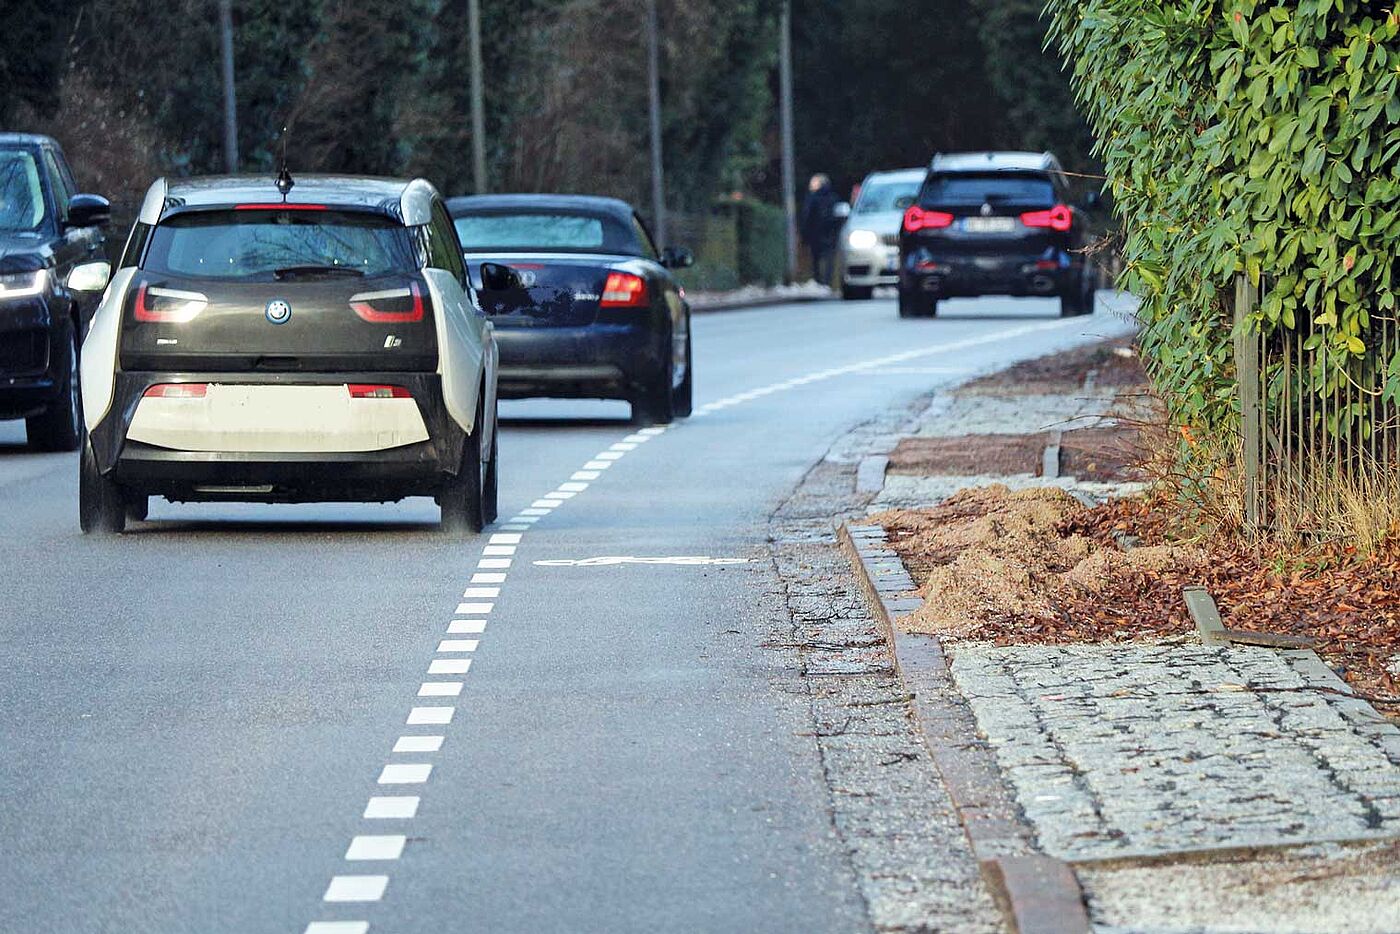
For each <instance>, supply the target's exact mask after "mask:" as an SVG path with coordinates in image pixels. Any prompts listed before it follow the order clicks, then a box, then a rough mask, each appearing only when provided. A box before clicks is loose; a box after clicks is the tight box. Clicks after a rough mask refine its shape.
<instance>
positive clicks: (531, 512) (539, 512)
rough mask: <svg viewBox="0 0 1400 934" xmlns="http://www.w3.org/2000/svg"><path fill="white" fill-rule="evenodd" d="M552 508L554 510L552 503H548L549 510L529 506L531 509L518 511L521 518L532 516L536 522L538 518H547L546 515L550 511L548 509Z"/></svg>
mask: <svg viewBox="0 0 1400 934" xmlns="http://www.w3.org/2000/svg"><path fill="white" fill-rule="evenodd" d="M553 508H554V504H553V503H550V504H549V509H544V508H541V507H539V506H531V507H529V508H528V509H522V510H520V514H521V515H522V516H533V517H534V518H535V521H536V522H538V521H539V518H540V516H547V515H549V510H550V509H553Z"/></svg>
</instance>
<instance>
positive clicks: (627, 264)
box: [447, 195, 693, 424]
mask: <svg viewBox="0 0 1400 934" xmlns="http://www.w3.org/2000/svg"><path fill="white" fill-rule="evenodd" d="M447 208H448V211H449V213H450V214H451V215H452V220H453V222H454V223H455V225H456V227H457V234H458V237H459V238H460V239H461V241H462V249H463V251H464V252H465V253H466V257H467V260H468V266H469V268H470V269H471V270H472V275H473V277H474V278H475V279H476V281H475V282H474V283H473V284H474V285H475V286H476V287H477V289H478V295H479V297H480V301H481V305H482V308H483V310H484V311H485V312H486V313H487V314H488V315H490V316H491V320H492V322H493V323H494V324H495V327H496V341H497V343H498V345H499V347H500V353H501V365H500V394H501V396H502V397H503V398H523V397H529V396H553V397H560V398H602V399H625V400H627V401H628V402H630V403H631V404H632V417H633V420H634V421H636V422H638V423H641V424H657V423H662V424H664V423H666V422H669V421H671V420H672V419H673V418H675V417H680V416H686V415H689V414H690V409H691V386H692V373H691V350H690V308H689V306H688V305H687V304H686V302H685V297H684V292H683V291H682V290H681V289H680V287H679V286H678V285H677V284H676V281H675V279H674V278H673V277H672V276H671V272H670V270H672V269H676V268H680V267H684V266H688V265H690V264H691V263H692V262H693V259H692V257H691V255H690V253H689V252H688V251H686V250H684V249H675V248H667V249H658V248H657V246H656V244H655V243H654V242H653V240H652V238H651V234H650V233H649V232H648V231H647V227H646V225H645V224H644V223H643V222H642V220H641V218H640V217H638V215H637V212H636V211H634V210H633V209H632V207H631V206H630V205H628V204H627V203H626V202H623V201H618V200H616V199H613V198H595V197H585V196H580V195H476V196H471V197H464V198H453V199H451V200H449V201H448V202H447ZM482 263H487V264H490V263H498V264H501V265H505V266H509V267H510V268H511V269H513V270H514V271H515V273H516V277H514V279H513V281H511V282H509V283H508V284H505V285H504V287H502V283H499V282H487V283H482V282H481V268H482ZM483 286H486V287H483Z"/></svg>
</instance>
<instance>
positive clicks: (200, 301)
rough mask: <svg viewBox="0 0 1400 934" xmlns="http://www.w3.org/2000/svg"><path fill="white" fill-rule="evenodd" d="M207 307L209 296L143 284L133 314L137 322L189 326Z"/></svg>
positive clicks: (138, 291)
mask: <svg viewBox="0 0 1400 934" xmlns="http://www.w3.org/2000/svg"><path fill="white" fill-rule="evenodd" d="M207 307H209V296H207V295H202V294H200V293H199V292H182V291H180V290H179V289H163V288H159V287H157V286H152V285H147V284H146V283H144V282H143V283H141V286H140V288H138V289H137V290H136V304H135V305H134V306H133V307H132V312H133V313H134V314H135V315H136V320H137V321H163V322H165V323H167V324H187V323H189V322H190V321H193V320H194V318H195V315H197V314H199V313H200V312H201V311H203V310H204V309H205V308H207Z"/></svg>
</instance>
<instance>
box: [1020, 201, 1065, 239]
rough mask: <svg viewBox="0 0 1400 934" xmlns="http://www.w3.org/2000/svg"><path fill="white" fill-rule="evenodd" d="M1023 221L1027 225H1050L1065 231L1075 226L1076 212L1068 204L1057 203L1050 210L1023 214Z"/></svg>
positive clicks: (1054, 228) (1053, 228)
mask: <svg viewBox="0 0 1400 934" xmlns="http://www.w3.org/2000/svg"><path fill="white" fill-rule="evenodd" d="M1021 223H1023V224H1025V225H1026V226H1027V227H1049V228H1050V229H1051V230H1058V231H1060V232H1061V233H1063V232H1064V231H1066V230H1069V229H1070V228H1071V227H1072V226H1074V212H1073V211H1071V210H1070V209H1069V208H1068V207H1067V206H1066V205H1063V204H1057V205H1055V206H1054V207H1053V208H1051V209H1050V210H1048V211H1027V212H1026V213H1025V214H1022V215H1021Z"/></svg>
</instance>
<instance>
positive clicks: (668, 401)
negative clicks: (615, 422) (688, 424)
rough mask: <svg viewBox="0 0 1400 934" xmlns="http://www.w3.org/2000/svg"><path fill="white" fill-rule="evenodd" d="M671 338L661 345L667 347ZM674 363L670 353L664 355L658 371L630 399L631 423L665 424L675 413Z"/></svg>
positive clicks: (644, 425)
mask: <svg viewBox="0 0 1400 934" xmlns="http://www.w3.org/2000/svg"><path fill="white" fill-rule="evenodd" d="M670 345H671V339H670V338H669V337H668V338H667V339H666V341H665V342H664V343H663V344H662V345H661V346H663V347H667V348H669V347H670ZM674 367H675V364H674V363H673V362H672V360H671V355H670V354H669V353H668V354H667V355H666V362H665V363H663V364H662V365H661V367H660V371H659V372H658V373H657V374H656V375H654V376H653V377H652V378H651V379H650V380H649V381H648V382H647V384H646V385H645V386H644V387H643V388H642V390H641V392H640V393H638V394H637V395H636V396H634V397H633V399H632V423H633V424H634V425H640V426H642V427H646V426H648V425H667V424H670V422H671V420H672V419H673V418H675V415H676V404H675V403H676V399H675V392H674V391H673V389H674V387H673V386H672V378H671V377H672V374H673V372H674Z"/></svg>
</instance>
